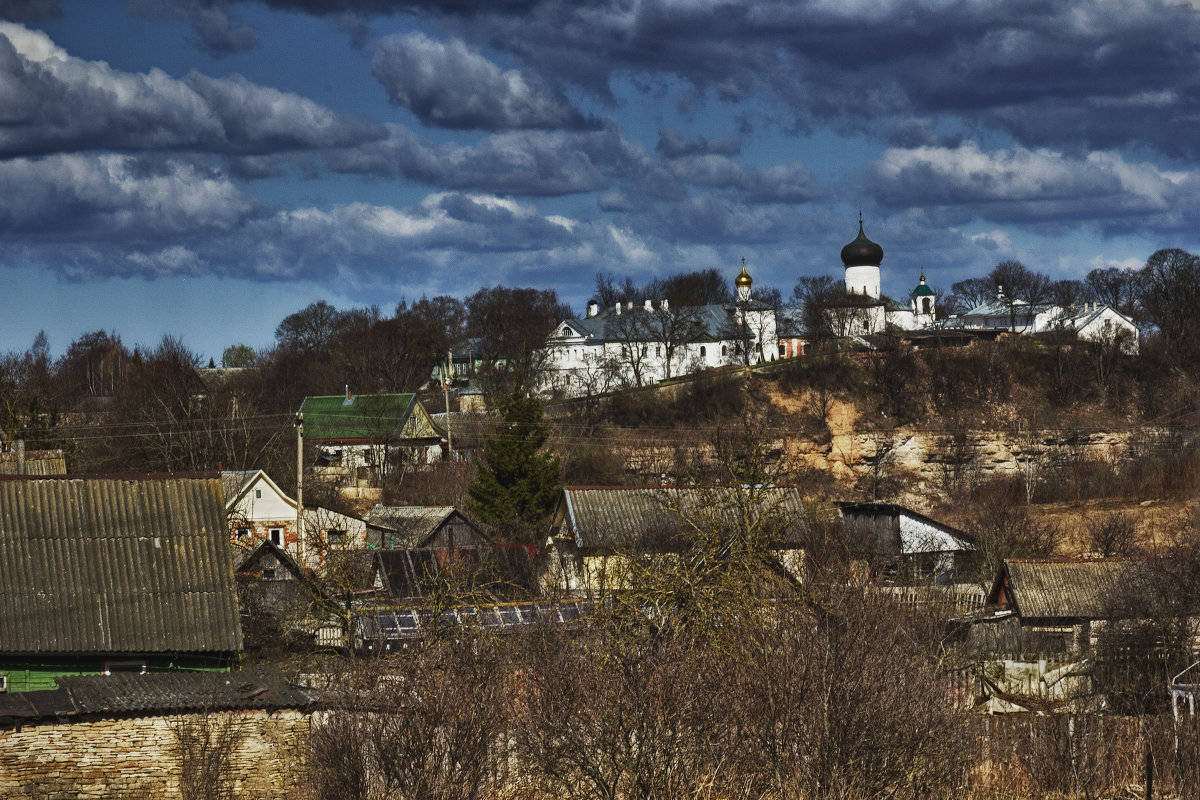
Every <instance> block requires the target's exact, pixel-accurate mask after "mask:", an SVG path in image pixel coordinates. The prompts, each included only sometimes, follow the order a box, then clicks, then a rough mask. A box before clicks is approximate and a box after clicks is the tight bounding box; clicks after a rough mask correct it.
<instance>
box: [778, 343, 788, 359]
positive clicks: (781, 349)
mask: <svg viewBox="0 0 1200 800" xmlns="http://www.w3.org/2000/svg"><path fill="white" fill-rule="evenodd" d="M786 355H787V345H786V344H784V343H783V342H780V343H779V357H780V358H783V357H784V356H786Z"/></svg>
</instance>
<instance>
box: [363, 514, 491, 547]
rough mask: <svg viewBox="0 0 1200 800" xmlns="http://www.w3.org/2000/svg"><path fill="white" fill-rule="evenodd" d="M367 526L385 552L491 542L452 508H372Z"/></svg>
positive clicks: (468, 519)
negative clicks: (379, 537)
mask: <svg viewBox="0 0 1200 800" xmlns="http://www.w3.org/2000/svg"><path fill="white" fill-rule="evenodd" d="M366 522H367V524H368V525H372V526H374V527H375V528H378V529H379V530H380V531H381V533H382V540H381V544H380V546H381V547H382V548H384V549H393V548H410V547H432V548H450V549H454V548H459V547H482V546H487V545H491V543H492V541H491V539H490V538H489V537H488V535H487V534H485V533H484V532H483V529H482V528H480V527H479V525H478V524H477V523H476V522H475V521H474V520H472V519H471V518H470V517H468V516H467V515H466V514H463V513H462V512H461V511H459V510H458V509H457V508H455V507H454V506H379V505H377V506H374V507H372V508H371V509H370V510H368V511H367V513H366Z"/></svg>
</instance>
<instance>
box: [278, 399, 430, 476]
mask: <svg viewBox="0 0 1200 800" xmlns="http://www.w3.org/2000/svg"><path fill="white" fill-rule="evenodd" d="M300 413H301V414H302V415H303V416H304V436H305V440H306V441H308V442H310V443H311V444H314V445H316V447H317V450H318V452H319V456H318V462H317V466H318V467H319V468H320V469H321V470H322V471H323V472H324V473H326V474H328V475H335V476H340V477H341V478H343V479H344V480H345V481H348V482H350V483H351V484H355V485H371V486H377V485H378V483H379V479H380V478H382V477H383V476H385V475H388V474H389V473H392V472H397V471H400V470H403V469H405V468H409V467H414V466H422V465H425V464H430V463H432V462H434V461H438V460H440V459H441V458H442V443H443V442H444V441H445V439H446V432H445V431H443V430H442V429H441V428H440V427H439V426H438V425H437V424H436V423H435V422H434V421H433V418H432V417H431V416H430V415H429V412H428V411H426V410H425V406H423V405H422V404H421V401H420V400H419V399H417V396H416V395H415V394H361V395H354V394H351V393H350V392H349V391H347V392H346V394H345V395H344V396H343V395H332V396H314V397H305V398H304V402H303V403H302V404H301V406H300Z"/></svg>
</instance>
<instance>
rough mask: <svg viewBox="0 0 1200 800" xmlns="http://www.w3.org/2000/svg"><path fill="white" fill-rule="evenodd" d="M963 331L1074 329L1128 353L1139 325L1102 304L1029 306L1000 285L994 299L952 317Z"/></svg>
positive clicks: (1134, 345)
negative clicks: (1077, 307)
mask: <svg viewBox="0 0 1200 800" xmlns="http://www.w3.org/2000/svg"><path fill="white" fill-rule="evenodd" d="M953 325H954V327H958V328H962V329H964V330H1001V331H1012V332H1014V333H1031V334H1039V333H1049V332H1051V331H1056V330H1058V331H1073V332H1074V333H1075V335H1076V336H1078V337H1079V338H1080V339H1083V340H1085V341H1091V342H1115V343H1117V344H1119V345H1120V347H1121V350H1122V351H1123V352H1126V353H1130V354H1136V353H1137V352H1138V328H1137V325H1136V324H1134V322H1133V320H1131V319H1130V318H1129V317H1127V316H1125V315H1124V314H1122V313H1121V312H1120V311H1117V310H1116V309H1115V308H1113V307H1111V306H1108V305H1105V304H1103V303H1084V304H1083V308H1082V309H1076V308H1063V307H1062V306H1059V305H1055V304H1054V303H1035V304H1033V305H1030V304H1029V303H1028V302H1026V301H1025V300H1022V299H1020V298H1015V297H1010V296H1008V295H1006V294H1005V292H1004V287H1003V286H1001V287H1000V288H999V290H998V291H997V293H996V298H995V299H994V300H989V301H988V302H986V303H981V304H979V305H977V306H975V307H974V308H972V309H971V310H970V311H967V312H966V313H964V314H962V315H960V316H959V317H958V318H957V319H955V320H953Z"/></svg>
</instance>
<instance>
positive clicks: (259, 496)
mask: <svg viewBox="0 0 1200 800" xmlns="http://www.w3.org/2000/svg"><path fill="white" fill-rule="evenodd" d="M254 497H255V499H256V500H261V499H262V489H255V490H254Z"/></svg>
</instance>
